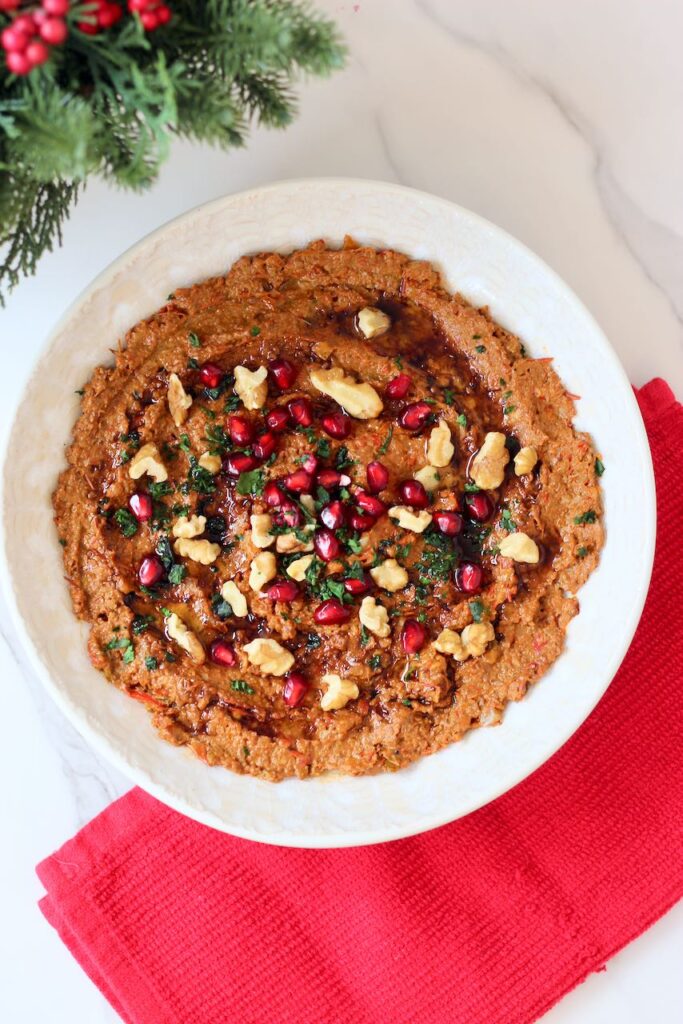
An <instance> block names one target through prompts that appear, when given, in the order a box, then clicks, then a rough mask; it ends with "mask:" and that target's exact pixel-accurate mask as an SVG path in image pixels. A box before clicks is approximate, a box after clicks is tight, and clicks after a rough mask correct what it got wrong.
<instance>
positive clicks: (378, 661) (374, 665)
mask: <svg viewBox="0 0 683 1024" xmlns="http://www.w3.org/2000/svg"><path fill="white" fill-rule="evenodd" d="M368 667H369V668H370V669H372V671H373V672H376V671H377V669H378V668H381V667H382V657H381V655H379V654H373V656H372V657H371V658H370V659H369V661H368Z"/></svg>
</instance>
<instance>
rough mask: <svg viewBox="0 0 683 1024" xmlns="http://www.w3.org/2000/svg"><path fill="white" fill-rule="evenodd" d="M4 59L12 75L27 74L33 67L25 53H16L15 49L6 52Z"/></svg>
mask: <svg viewBox="0 0 683 1024" xmlns="http://www.w3.org/2000/svg"><path fill="white" fill-rule="evenodd" d="M5 61H6V63H7V67H8V68H9V70H10V71H11V72H12V74H13V75H27V74H28V73H29V71H30V70H31V68H32V67H33V65H32V64H31V61H30V60H29V59H28V57H27V56H26V54H25V53H17V52H16V51H14V52H12V53H8V54H7V56H6V57H5Z"/></svg>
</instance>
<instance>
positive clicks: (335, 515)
mask: <svg viewBox="0 0 683 1024" xmlns="http://www.w3.org/2000/svg"><path fill="white" fill-rule="evenodd" d="M320 518H321V520H322V522H323V523H324V524H325V526H326V527H327V528H328V530H338V529H339V527H340V526H343V525H344V521H345V519H346V509H345V508H344V504H343V502H341V501H338V500H337V501H331V502H330V503H329V505H325V507H324V508H323V509H321V511H320Z"/></svg>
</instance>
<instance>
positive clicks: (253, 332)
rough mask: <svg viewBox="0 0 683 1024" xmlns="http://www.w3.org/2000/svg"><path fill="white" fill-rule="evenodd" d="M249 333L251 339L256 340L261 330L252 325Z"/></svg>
mask: <svg viewBox="0 0 683 1024" xmlns="http://www.w3.org/2000/svg"><path fill="white" fill-rule="evenodd" d="M249 333H250V334H251V336H252V338H258V336H259V334H260V333H261V328H260V327H257V326H256V324H254V326H253V327H252V329H251V330H250V331H249Z"/></svg>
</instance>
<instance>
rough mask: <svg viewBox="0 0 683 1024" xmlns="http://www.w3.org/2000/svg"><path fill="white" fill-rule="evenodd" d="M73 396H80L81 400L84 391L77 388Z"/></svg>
mask: <svg viewBox="0 0 683 1024" xmlns="http://www.w3.org/2000/svg"><path fill="white" fill-rule="evenodd" d="M74 394H76V395H80V396H81V398H82V397H83V395H84V394H85V391H84V389H83V388H77V389H76V391H75V392H74Z"/></svg>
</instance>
